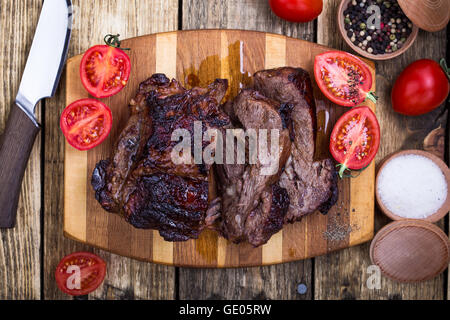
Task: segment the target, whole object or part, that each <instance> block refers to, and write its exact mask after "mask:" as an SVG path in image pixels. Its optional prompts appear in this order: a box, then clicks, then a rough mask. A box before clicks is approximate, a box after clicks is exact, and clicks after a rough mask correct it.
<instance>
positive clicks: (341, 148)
mask: <svg viewBox="0 0 450 320" xmlns="http://www.w3.org/2000/svg"><path fill="white" fill-rule="evenodd" d="M379 146H380V125H379V124H378V120H377V117H376V116H375V114H374V113H373V111H372V110H370V108H369V107H365V106H362V107H357V108H353V109H352V110H350V111H348V112H346V113H344V114H343V115H342V117H341V118H340V119H339V120H338V121H337V123H336V125H335V126H334V129H333V131H332V132H331V141H330V152H331V154H332V155H333V157H334V159H336V161H337V162H339V165H338V167H339V168H340V169H339V176H340V177H341V178H342V177H343V176H344V173H345V172H346V171H347V170H348V169H351V170H360V169H363V168H365V167H367V166H368V165H369V164H370V162H372V160H373V159H374V158H375V155H376V154H377V152H378V147H379Z"/></svg>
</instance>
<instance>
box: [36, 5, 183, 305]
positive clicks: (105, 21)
mask: <svg viewBox="0 0 450 320" xmlns="http://www.w3.org/2000/svg"><path fill="white" fill-rule="evenodd" d="M73 4H74V5H75V8H74V12H75V21H74V29H73V33H72V41H71V43H70V49H69V56H72V55H77V54H80V53H82V52H83V51H85V50H86V49H88V48H89V47H90V46H92V45H93V44H101V43H102V41H103V36H104V35H105V34H107V33H115V34H116V33H119V34H120V35H121V37H123V38H126V37H133V36H140V35H144V34H149V33H154V32H164V31H172V30H176V29H177V28H178V1H177V0H169V1H168V0H152V1H146V0H138V1H129V0H115V1H85V0H84V1H82V0H77V1H73ZM92 17H101V18H100V19H92ZM87 22H89V23H87ZM62 78H63V80H62V82H61V84H60V86H59V90H58V92H57V95H56V97H55V98H53V99H49V100H47V101H46V105H45V110H46V113H45V114H46V117H45V123H44V126H45V151H44V154H45V168H44V172H45V188H44V217H45V218H44V237H45V238H44V259H43V263H44V279H43V284H44V288H43V292H44V295H45V296H44V298H46V299H68V298H70V297H69V296H67V295H65V294H63V293H62V292H61V291H59V289H58V288H57V287H56V285H55V282H54V281H55V280H54V275H53V273H54V270H55V268H56V265H57V264H58V262H59V260H60V259H61V258H62V257H63V256H64V255H66V254H69V253H71V252H73V251H78V250H87V251H93V252H95V253H96V254H99V255H100V256H101V257H102V258H103V259H105V261H106V262H107V263H108V276H107V278H106V280H105V282H104V283H103V284H102V286H101V287H100V288H99V289H97V290H96V291H95V292H94V293H92V294H91V295H90V297H91V298H93V299H174V298H175V269H174V268H169V267H165V266H159V265H154V264H149V263H143V262H140V261H136V260H132V259H128V258H123V257H119V256H116V255H114V254H110V253H107V252H103V251H100V250H93V249H92V247H90V246H84V245H81V244H79V243H78V242H75V241H73V240H69V239H67V238H65V237H64V236H63V208H64V202H63V183H64V181H63V180H64V179H63V174H64V168H63V163H64V141H65V140H64V136H63V135H62V134H61V130H60V128H59V116H60V114H61V112H62V110H63V109H64V107H65V105H66V104H65V103H66V102H65V101H66V91H65V78H66V77H65V75H64V76H63V77H62Z"/></svg>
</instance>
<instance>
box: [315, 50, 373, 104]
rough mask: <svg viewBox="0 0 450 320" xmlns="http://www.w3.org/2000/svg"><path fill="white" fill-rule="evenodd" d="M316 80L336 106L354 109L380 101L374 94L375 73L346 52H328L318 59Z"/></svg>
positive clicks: (316, 62) (316, 60) (316, 61)
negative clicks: (363, 103)
mask: <svg viewBox="0 0 450 320" xmlns="http://www.w3.org/2000/svg"><path fill="white" fill-rule="evenodd" d="M314 77H315V78H316V82H317V85H318V86H319V88H320V91H322V93H323V94H324V95H325V96H326V97H327V98H328V99H330V100H331V101H333V102H334V103H336V104H338V105H340V106H345V107H354V106H357V105H358V104H360V103H362V102H363V101H364V100H366V99H370V100H371V101H372V102H374V103H375V102H376V101H377V100H376V99H377V98H376V97H375V96H374V95H373V93H372V92H370V89H371V88H372V73H371V72H370V69H369V67H368V66H367V65H366V64H365V63H364V62H363V61H362V60H361V59H359V58H358V57H356V56H354V55H352V54H350V53H347V52H343V51H327V52H325V53H322V54H319V55H317V56H316V58H315V60H314Z"/></svg>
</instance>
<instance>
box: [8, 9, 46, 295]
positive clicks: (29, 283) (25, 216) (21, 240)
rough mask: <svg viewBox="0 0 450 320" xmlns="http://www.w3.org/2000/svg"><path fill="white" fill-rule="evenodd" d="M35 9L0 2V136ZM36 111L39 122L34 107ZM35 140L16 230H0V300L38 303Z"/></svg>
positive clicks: (38, 184)
mask: <svg viewBox="0 0 450 320" xmlns="http://www.w3.org/2000/svg"><path fill="white" fill-rule="evenodd" d="M41 6H42V1H40V0H30V1H26V2H24V1H4V0H2V1H1V2H0V40H1V43H2V44H3V45H2V46H1V48H0V72H1V74H2V79H3V81H1V83H0V101H1V102H0V132H3V130H4V129H5V124H6V120H7V118H8V115H9V112H10V107H11V106H13V105H14V99H15V98H16V94H17V91H18V89H19V83H20V79H21V75H22V72H23V69H24V68H25V62H26V59H27V55H28V51H29V50H30V47H31V42H32V39H33V35H34V29H35V28H36V25H37V21H38V18H39V13H40V9H41ZM18 25H20V28H18V27H17V26H18ZM37 110H38V111H37V117H38V119H40V118H41V114H42V110H41V109H40V106H38V107H37ZM41 136H42V133H40V134H39V135H38V137H37V139H36V142H35V144H34V148H33V150H32V153H31V156H30V160H29V161H28V168H27V170H26V171H25V175H24V178H23V183H22V192H21V196H20V198H19V207H18V210H17V226H16V228H15V229H10V230H0V300H3V299H13V298H14V299H39V298H40V297H41V280H40V279H41V275H40V273H41V256H40V254H41V251H40V246H41V179H42V178H43V177H42V175H41V159H42V158H41Z"/></svg>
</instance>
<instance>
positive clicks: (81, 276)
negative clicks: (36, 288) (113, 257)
mask: <svg viewBox="0 0 450 320" xmlns="http://www.w3.org/2000/svg"><path fill="white" fill-rule="evenodd" d="M105 275H106V263H105V261H103V260H102V259H101V258H100V257H98V256H96V255H95V254H93V253H89V252H75V253H72V254H70V255H68V256H66V257H64V258H63V259H62V260H61V261H60V262H59V264H58V266H57V267H56V271H55V278H56V284H57V285H58V288H59V289H61V291H63V292H65V293H67V294H70V295H72V296H82V295H86V294H88V293H91V292H92V291H94V290H95V289H97V288H98V286H100V284H101V283H102V282H103V280H104V279H105Z"/></svg>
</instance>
